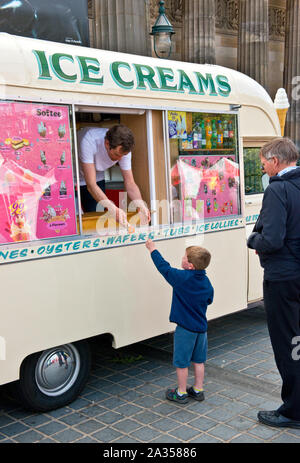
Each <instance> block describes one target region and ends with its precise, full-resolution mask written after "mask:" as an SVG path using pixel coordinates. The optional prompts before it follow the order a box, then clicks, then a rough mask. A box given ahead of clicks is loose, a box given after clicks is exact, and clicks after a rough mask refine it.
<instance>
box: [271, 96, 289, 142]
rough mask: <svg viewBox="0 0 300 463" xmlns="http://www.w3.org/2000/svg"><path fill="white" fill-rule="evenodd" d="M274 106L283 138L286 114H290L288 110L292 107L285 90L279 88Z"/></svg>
mask: <svg viewBox="0 0 300 463" xmlns="http://www.w3.org/2000/svg"><path fill="white" fill-rule="evenodd" d="M274 106H275V109H276V111H277V114H278V119H279V123H280V129H281V136H282V137H283V136H284V126H285V119H286V113H287V112H288V109H289V107H290V104H289V100H288V97H287V94H286V91H285V90H284V88H279V89H278V90H277V93H276V96H275V100H274Z"/></svg>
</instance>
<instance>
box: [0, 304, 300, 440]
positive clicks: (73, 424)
mask: <svg viewBox="0 0 300 463" xmlns="http://www.w3.org/2000/svg"><path fill="white" fill-rule="evenodd" d="M208 339H209V357H208V361H207V364H206V379H205V396H206V399H205V401H204V402H196V401H194V400H192V399H191V400H190V401H189V403H188V404H186V405H178V404H176V403H173V402H169V401H167V400H166V399H165V390H166V388H167V387H172V386H175V384H176V374H175V371H174V368H173V366H172V359H171V352H172V341H173V336H172V334H166V335H163V336H159V337H156V338H153V339H151V340H148V341H147V342H144V343H137V344H135V345H133V346H130V347H128V348H125V349H121V350H120V351H118V354H117V353H116V351H114V350H113V349H112V348H110V347H109V346H108V344H107V343H103V342H101V343H100V342H99V340H97V342H96V341H93V342H92V352H93V366H92V373H91V376H90V380H89V382H88V385H87V386H86V387H85V389H84V391H83V392H82V394H81V396H80V397H79V398H78V399H77V400H76V401H75V402H73V403H72V404H70V405H69V406H66V407H63V408H61V409H58V410H55V411H52V412H49V413H40V414H37V413H33V412H30V411H26V410H24V409H23V408H22V407H21V406H20V405H19V404H17V403H16V402H14V401H13V400H11V399H9V398H8V397H7V395H6V388H5V387H1V388H0V442H2V443H4V442H15V443H18V442H24V443H29V442H54V443H55V442H56V443H66V442H72V443H73V442H80V443H82V442H91V443H92V442H98V443H99V442H105V443H107V442H109V443H110V442H114V443H140V442H143V443H145V442H146V443H150V442H151V443H187V442H188V443H202V442H203V443H204V442H215V443H217V442H232V443H235V442H237V443H252V442H253V443H255V442H256V443H261V442H282V443H290V442H300V430H293V429H289V430H287V429H286V430H280V429H276V428H270V427H267V426H264V425H261V424H258V422H257V418H256V415H257V411H258V410H259V409H274V408H277V407H278V406H279V405H280V403H281V401H280V393H279V392H280V378H279V375H278V373H277V369H276V366H275V363H274V360H273V355H272V350H271V345H270V341H269V336H268V331H267V327H266V321H265V315H264V310H263V307H262V306H257V307H255V308H252V309H248V310H246V311H243V312H240V313H237V314H233V315H230V316H227V317H223V318H221V319H217V320H213V321H211V322H209V329H208ZM190 379H191V382H190V383H192V379H193V378H192V377H191V378H190Z"/></svg>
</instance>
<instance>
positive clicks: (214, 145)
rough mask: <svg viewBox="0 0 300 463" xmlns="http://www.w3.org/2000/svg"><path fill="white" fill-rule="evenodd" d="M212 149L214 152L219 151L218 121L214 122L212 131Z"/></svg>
mask: <svg viewBox="0 0 300 463" xmlns="http://www.w3.org/2000/svg"><path fill="white" fill-rule="evenodd" d="M211 132H212V133H211V147H212V149H213V150H215V149H217V142H218V132H217V127H216V121H215V120H214V119H213V120H212V131H211Z"/></svg>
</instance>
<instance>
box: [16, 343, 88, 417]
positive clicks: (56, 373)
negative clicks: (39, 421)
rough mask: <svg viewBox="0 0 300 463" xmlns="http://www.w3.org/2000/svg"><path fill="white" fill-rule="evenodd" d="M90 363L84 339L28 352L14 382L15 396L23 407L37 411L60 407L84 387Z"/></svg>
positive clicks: (74, 397) (71, 399)
mask: <svg viewBox="0 0 300 463" xmlns="http://www.w3.org/2000/svg"><path fill="white" fill-rule="evenodd" d="M90 364H91V362H90V350H89V345H88V343H87V342H86V341H80V342H77V343H74V344H65V345H62V346H58V347H53V348H51V349H48V350H45V351H43V352H39V353H37V354H33V355H30V356H29V357H27V358H26V359H25V360H24V361H23V363H22V365H21V369H20V380H19V381H18V383H17V392H18V396H19V399H20V400H21V402H22V404H23V405H24V406H25V407H26V408H29V409H31V410H35V411H40V412H45V411H49V410H54V409H56V408H60V407H63V406H65V405H67V404H69V403H70V402H72V401H73V400H74V399H76V397H77V396H78V395H79V394H80V392H81V391H82V389H83V388H84V386H85V384H86V382H87V379H88V377H89V373H90Z"/></svg>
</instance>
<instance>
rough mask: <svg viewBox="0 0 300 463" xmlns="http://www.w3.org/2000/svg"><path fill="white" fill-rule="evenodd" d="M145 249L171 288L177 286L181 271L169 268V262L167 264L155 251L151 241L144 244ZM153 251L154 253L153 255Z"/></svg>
mask: <svg viewBox="0 0 300 463" xmlns="http://www.w3.org/2000/svg"><path fill="white" fill-rule="evenodd" d="M146 247H147V249H148V250H149V251H150V253H151V258H152V260H153V263H154V265H155V267H156V268H157V270H158V271H159V272H160V273H161V274H162V276H163V277H164V278H165V279H166V280H167V282H168V283H169V284H170V285H171V286H175V284H178V283H179V281H180V279H179V278H178V277H179V276H181V275H182V271H181V270H178V269H176V268H173V267H171V265H170V264H169V262H167V261H166V260H165V259H164V258H163V257H162V255H161V254H160V253H159V252H158V251H157V249H156V246H155V244H154V243H153V241H152V240H148V241H147V242H146ZM153 251H156V252H155V253H154V254H152V253H153Z"/></svg>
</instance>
